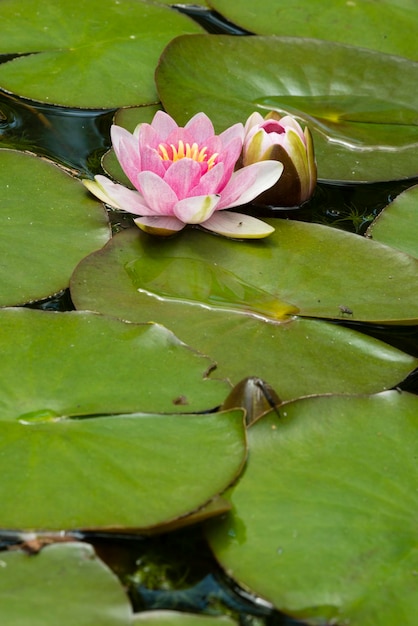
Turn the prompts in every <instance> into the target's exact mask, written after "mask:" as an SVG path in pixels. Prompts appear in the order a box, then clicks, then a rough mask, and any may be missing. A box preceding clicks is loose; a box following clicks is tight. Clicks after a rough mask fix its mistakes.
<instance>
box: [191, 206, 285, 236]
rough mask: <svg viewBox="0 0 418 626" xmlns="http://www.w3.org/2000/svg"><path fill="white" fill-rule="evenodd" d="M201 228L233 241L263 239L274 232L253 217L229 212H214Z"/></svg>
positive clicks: (270, 227)
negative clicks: (230, 238) (233, 239)
mask: <svg viewBox="0 0 418 626" xmlns="http://www.w3.org/2000/svg"><path fill="white" fill-rule="evenodd" d="M201 226H202V227H203V228H206V229H207V230H210V231H212V232H214V233H217V234H218V235H223V236H224V237H233V238H235V239H263V238H264V237H268V235H271V233H272V232H274V228H273V227H272V226H270V225H269V224H266V223H265V222H263V221H261V220H258V219H257V218H255V217H251V216H250V215H242V214H240V213H234V212H231V211H216V212H215V213H214V214H213V215H212V217H211V218H210V219H208V220H207V221H206V222H204V223H203V224H201Z"/></svg>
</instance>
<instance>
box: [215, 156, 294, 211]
mask: <svg viewBox="0 0 418 626" xmlns="http://www.w3.org/2000/svg"><path fill="white" fill-rule="evenodd" d="M282 172H283V165H282V163H280V162H279V161H260V162H259V163H252V164H251V165H247V167H243V168H242V169H240V170H237V171H236V172H234V173H233V174H232V176H231V178H230V180H229V182H228V183H227V185H226V187H225V189H224V190H223V191H222V199H221V201H220V203H219V205H218V209H228V208H232V207H235V206H241V205H243V204H247V202H251V200H254V198H256V197H257V196H258V195H260V193H262V192H263V191H265V190H266V189H269V188H270V187H271V186H272V185H274V184H275V183H276V182H277V181H278V180H279V178H280V176H281V174H282Z"/></svg>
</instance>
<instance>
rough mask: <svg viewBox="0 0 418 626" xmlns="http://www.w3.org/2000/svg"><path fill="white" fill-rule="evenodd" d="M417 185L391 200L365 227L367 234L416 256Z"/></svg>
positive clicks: (417, 229)
mask: <svg viewBox="0 0 418 626" xmlns="http://www.w3.org/2000/svg"><path fill="white" fill-rule="evenodd" d="M417 212H418V185H415V186H414V187H411V188H410V189H407V190H406V191H404V192H403V193H401V194H400V195H399V196H397V197H396V198H395V200H393V202H391V204H389V205H388V206H387V207H386V208H385V209H384V210H383V211H382V212H381V213H380V214H379V215H378V217H377V218H376V219H375V220H374V222H373V223H372V224H371V225H370V226H369V228H368V229H367V236H368V237H371V238H372V239H373V240H374V241H380V242H382V243H384V244H386V245H388V246H392V247H393V248H396V249H397V250H401V251H402V252H406V253H407V254H411V255H412V256H414V257H416V258H417V257H418V220H417Z"/></svg>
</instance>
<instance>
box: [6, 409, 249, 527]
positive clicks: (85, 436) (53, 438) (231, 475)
mask: <svg viewBox="0 0 418 626" xmlns="http://www.w3.org/2000/svg"><path fill="white" fill-rule="evenodd" d="M0 433H1V446H0V447H1V454H0V471H1V474H2V477H3V478H2V482H1V486H0V497H1V500H2V502H3V506H2V509H1V512H0V526H1V527H2V528H15V529H17V528H23V529H33V528H35V529H48V530H60V529H62V528H67V529H74V528H76V529H77V528H83V529H102V530H103V529H107V530H115V529H118V530H122V531H123V530H126V529H134V530H138V529H142V528H143V529H147V528H153V527H155V526H160V525H162V526H165V525H166V524H168V523H169V522H171V521H173V520H177V519H178V518H180V517H184V516H186V515H188V514H189V513H191V512H193V511H195V510H196V509H198V508H200V507H202V506H203V505H205V504H206V503H207V502H209V501H210V500H211V499H212V498H214V497H215V496H216V495H217V494H218V493H220V492H222V491H224V490H225V489H226V488H227V487H228V486H229V485H230V484H231V483H232V482H233V481H234V480H236V478H237V476H238V475H239V473H240V471H241V469H242V465H243V463H244V461H245V456H246V445H245V432H244V427H243V418H242V411H240V410H235V411H229V412H223V413H210V414H207V415H183V416H180V415H152V414H137V413H134V414H129V415H118V416H109V417H103V416H99V417H93V418H89V419H82V420H75V419H61V420H59V419H58V420H56V421H54V420H53V419H52V420H51V419H47V418H45V419H44V420H41V419H39V420H38V421H35V420H33V421H29V419H27V418H26V419H25V417H22V418H20V419H19V420H18V421H11V420H8V421H4V420H0Z"/></svg>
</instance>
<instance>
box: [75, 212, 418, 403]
mask: <svg viewBox="0 0 418 626" xmlns="http://www.w3.org/2000/svg"><path fill="white" fill-rule="evenodd" d="M271 223H273V221H272V222H271ZM274 225H275V226H276V233H274V234H273V235H272V236H271V237H269V238H268V239H266V240H263V241H262V242H253V243H244V242H242V241H230V240H225V239H222V238H219V237H214V236H212V235H209V234H207V233H204V232H199V231H197V230H195V229H189V230H185V231H184V232H182V233H180V234H179V235H178V236H176V237H175V238H172V239H169V240H164V241H162V240H161V239H160V238H154V237H152V236H150V235H147V234H145V233H141V232H139V231H138V229H136V228H134V229H128V230H125V231H123V232H121V233H119V234H118V235H116V236H115V237H114V238H113V239H112V241H111V242H109V244H108V245H107V246H106V247H105V248H103V249H102V250H101V251H99V252H97V253H95V254H92V255H90V256H89V257H87V258H86V259H84V260H83V261H82V262H81V263H80V264H79V266H78V267H77V270H76V271H75V272H74V274H73V277H72V280H71V293H72V298H73V301H74V303H75V305H76V307H77V308H79V309H88V310H94V311H99V312H103V313H107V314H109V315H112V316H115V317H120V318H123V319H127V320H132V321H142V322H145V321H148V320H155V321H158V322H159V323H161V324H164V325H165V326H167V327H168V328H170V330H172V331H173V332H174V333H175V334H176V335H177V336H178V337H179V338H180V339H181V340H182V341H184V342H185V343H187V344H188V345H190V346H192V347H194V348H196V349H198V350H199V351H200V352H202V353H204V354H207V355H209V356H210V357H211V358H213V359H214V360H215V361H216V363H217V369H216V370H215V372H216V376H217V377H227V378H228V379H229V380H230V381H231V382H232V383H234V384H236V383H238V382H239V381H240V380H241V379H243V378H246V377H248V376H258V377H260V378H262V379H264V380H266V381H268V382H269V383H270V384H271V385H272V386H273V387H274V388H275V389H276V390H277V392H278V394H279V396H280V397H281V398H282V399H289V398H295V397H298V396H301V395H306V394H310V393H329V392H335V393H355V392H356V391H359V392H360V391H362V392H364V393H372V392H376V391H381V390H382V389H386V388H388V387H392V386H394V385H395V384H397V383H398V382H399V381H400V380H402V379H403V378H404V377H405V376H406V374H407V373H408V372H410V371H411V370H412V369H413V368H414V367H415V366H416V364H417V361H416V359H414V358H412V357H410V356H408V355H406V354H405V353H402V352H400V351H398V350H396V349H394V348H391V347H389V346H388V345H386V344H384V343H383V342H381V341H376V340H375V339H372V338H370V337H367V336H365V335H363V334H361V333H358V332H356V331H354V330H351V329H348V328H344V327H342V326H340V325H335V324H329V323H326V322H324V321H318V320H312V319H301V318H300V317H299V318H297V317H295V316H294V312H295V304H296V307H298V308H300V311H301V313H304V314H306V315H310V314H311V311H312V313H314V311H315V312H316V313H317V314H318V313H319V314H322V315H326V314H328V315H330V316H333V317H334V318H337V319H339V320H341V319H342V315H343V314H342V311H341V310H340V309H339V305H340V304H341V303H343V302H345V303H346V304H347V306H348V305H349V304H352V301H351V299H350V298H349V297H348V296H349V294H350V293H351V294H352V295H354V294H356V298H358V303H359V307H360V308H361V307H364V308H363V310H364V311H365V310H369V311H371V310H373V309H374V310H375V311H376V312H378V311H379V310H381V305H380V306H379V304H378V303H379V302H383V303H385V302H387V291H386V289H389V288H390V286H391V285H392V279H389V278H388V272H389V271H390V275H391V276H395V274H394V272H395V271H396V256H397V255H400V257H401V265H402V268H399V272H400V274H399V281H398V280H395V282H394V287H393V288H394V289H396V287H395V285H397V284H398V282H399V283H400V284H401V285H405V287H404V294H405V295H404V296H402V297H401V296H400V297H401V301H398V303H397V306H395V304H394V305H393V308H392V309H391V310H392V311H393V312H395V310H396V315H401V312H402V315H405V314H407V315H409V313H407V311H408V310H410V311H412V310H415V311H416V310H417V307H418V303H417V302H416V299H417V296H416V291H415V293H413V290H412V289H411V284H414V281H416V280H417V278H416V276H417V271H416V268H415V264H416V262H415V260H414V259H411V257H409V256H406V255H402V254H401V253H398V252H395V251H393V250H392V249H391V248H388V247H386V246H380V245H379V244H374V243H373V242H370V241H368V240H366V239H364V238H362V237H358V236H356V235H349V234H345V233H342V232H339V231H335V230H334V229H331V228H326V227H323V226H315V225H311V224H301V223H298V222H291V221H284V220H276V221H275V222H274ZM345 246H347V248H345ZM345 249H347V255H346V256H345V255H344V250H345ZM331 250H333V251H334V252H333V253H330V251H331ZM353 255H355V258H356V263H355V264H353V262H352V259H353V258H354V256H353ZM393 255H395V256H393ZM362 259H363V261H362ZM362 263H364V269H365V270H366V271H367V272H373V283H370V284H365V282H364V279H363V276H362V275H361V268H362ZM408 266H410V270H407V267H408ZM385 268H386V269H385ZM148 270H149V271H148ZM375 272H376V273H375ZM385 272H387V273H386V274H384V273H385ZM384 275H386V279H383V276H384ZM379 276H380V277H381V278H382V283H381V285H380V286H379ZM406 276H408V280H406ZM409 277H410V279H411V281H412V282H408V281H409V280H410V279H409ZM310 281H312V284H310ZM383 284H386V285H387V287H384V288H383ZM374 285H376V289H375V288H374ZM399 288H400V289H402V287H399ZM343 296H344V300H342V297H343ZM403 298H404V299H403ZM414 302H415V304H414ZM353 306H354V305H353ZM390 306H391V305H390ZM369 307H370V308H369ZM354 311H356V307H355V308H354ZM414 315H415V314H413V317H414ZM414 319H415V317H414ZM359 362H361V363H362V367H361V368H359V367H358V364H359Z"/></svg>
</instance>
